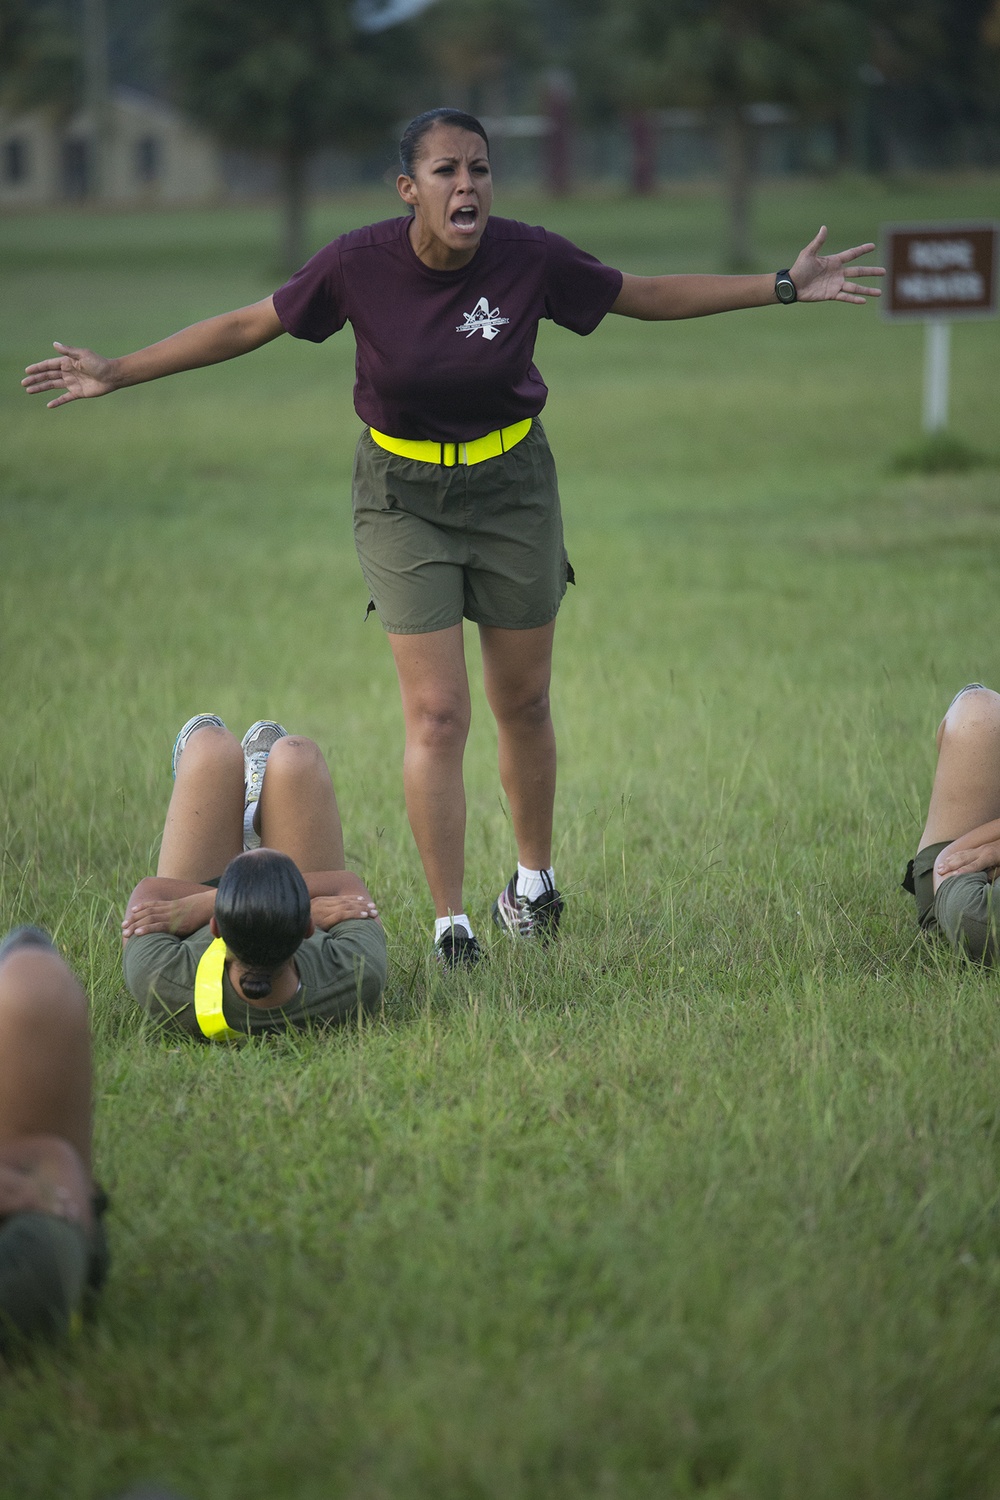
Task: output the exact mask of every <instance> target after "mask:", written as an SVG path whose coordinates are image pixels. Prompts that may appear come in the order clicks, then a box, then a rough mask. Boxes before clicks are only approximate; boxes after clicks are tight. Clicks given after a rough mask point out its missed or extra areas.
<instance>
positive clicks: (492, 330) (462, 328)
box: [455, 297, 510, 339]
mask: <svg viewBox="0 0 1000 1500" xmlns="http://www.w3.org/2000/svg"><path fill="white" fill-rule="evenodd" d="M509 322H510V319H509V318H501V316H500V309H499V307H494V308H493V309H492V311H491V310H490V304H489V303H488V302H487V300H486V298H485V297H480V299H479V301H478V302H477V303H476V305H475V307H474V308H473V309H472V311H471V312H467V313H466V314H465V322H464V323H459V324H457V325H456V327H455V332H456V333H464V334H465V337H466V338H467V339H468V338H471V337H472V335H473V334H474V333H478V331H479V330H480V328H481V329H482V330H483V338H484V339H495V338H496V336H497V329H498V328H499V327H500V325H501V324H502V323H509Z"/></svg>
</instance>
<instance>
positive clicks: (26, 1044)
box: [0, 947, 92, 1227]
mask: <svg viewBox="0 0 1000 1500" xmlns="http://www.w3.org/2000/svg"><path fill="white" fill-rule="evenodd" d="M90 1107H91V1106H90V1028H89V1024H88V1018H87V997H86V996H85V994H84V993H83V990H82V989H81V988H80V985H79V984H78V983H77V981H76V979H75V978H74V977H73V975H72V974H71V973H70V971H69V969H68V968H67V967H66V965H65V964H64V963H63V961H62V959H61V958H60V957H59V955H58V954H57V953H53V952H50V951H49V950H47V949H44V948H37V947H23V948H15V949H14V950H13V951H12V952H10V953H9V954H8V955H7V956H6V957H5V958H4V959H3V961H2V962H0V1217H2V1216H3V1215H4V1214H5V1213H11V1212H14V1211H20V1210H22V1209H24V1208H36V1209H40V1210H41V1211H43V1212H53V1211H56V1212H60V1213H61V1214H62V1215H63V1216H64V1217H68V1218H72V1219H75V1220H76V1221H77V1222H79V1223H82V1224H84V1225H85V1226H87V1227H89V1225H90V1223H91V1207H90V1195H91V1191H92V1183H91V1176H90ZM19 1192H20V1193H25V1192H27V1193H29V1194H30V1195H31V1197H33V1199H34V1201H33V1202H32V1201H31V1199H30V1198H29V1201H28V1202H21V1203H19V1202H18V1201H17V1198H18V1194H19Z"/></svg>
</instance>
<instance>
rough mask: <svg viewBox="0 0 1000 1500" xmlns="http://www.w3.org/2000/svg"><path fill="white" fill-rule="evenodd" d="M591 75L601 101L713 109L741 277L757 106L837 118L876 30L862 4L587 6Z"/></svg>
mask: <svg viewBox="0 0 1000 1500" xmlns="http://www.w3.org/2000/svg"><path fill="white" fill-rule="evenodd" d="M577 3H578V7H579V10H580V12H581V20H582V21H583V24H582V25H581V28H580V37H579V44H578V48H577V55H578V63H579V68H580V75H581V79H582V80H584V81H585V82H586V84H587V85H588V92H589V93H590V95H591V97H592V98H594V99H596V101H597V102H598V105H599V106H600V105H602V104H603V105H604V107H609V106H614V107H616V108H617V109H619V110H623V111H625V112H626V113H631V112H635V111H637V110H644V109H649V108H651V107H655V106H689V107H694V108H698V109H702V110H704V111H705V112H706V113H707V115H708V116H709V118H710V119H711V120H712V121H713V123H714V125H715V127H716V130H717V131H718V135H719V140H720V143H721V146H722V154H723V162H724V176H725V189H726V201H727V208H728V215H727V217H728V235H727V240H728V243H727V246H726V261H727V263H728V264H729V266H730V267H731V268H732V269H734V270H741V269H744V268H746V267H748V266H750V265H751V264H752V263H753V251H752V242H751V204H752V191H753V180H754V155H755V152H754V132H755V126H754V123H753V106H754V105H756V104H760V103H764V102H766V103H772V104H785V105H789V106H792V107H794V108H795V109H796V111H797V112H798V113H799V114H801V115H803V116H805V117H812V118H816V117H821V116H823V115H827V114H829V113H830V112H831V111H832V110H833V109H834V108H835V107H836V105H837V103H838V101H840V100H842V99H843V98H844V97H845V95H847V94H849V93H851V92H852V91H853V90H854V88H855V80H856V75H857V67H858V64H859V62H860V61H861V60H862V58H863V57H864V56H865V28H864V26H863V24H862V22H861V18H860V15H859V11H858V9H857V8H856V6H855V4H852V3H851V0H577Z"/></svg>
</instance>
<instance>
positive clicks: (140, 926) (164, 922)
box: [122, 891, 215, 941]
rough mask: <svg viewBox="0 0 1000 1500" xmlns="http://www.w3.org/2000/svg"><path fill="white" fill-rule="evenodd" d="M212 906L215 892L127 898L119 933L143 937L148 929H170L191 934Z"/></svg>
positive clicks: (173, 932) (206, 918)
mask: <svg viewBox="0 0 1000 1500" xmlns="http://www.w3.org/2000/svg"><path fill="white" fill-rule="evenodd" d="M214 910H215V892H214V891H199V892H197V893H196V894H195V895H192V896H177V897H175V898H174V899H173V900H169V899H168V900H159V901H157V900H153V901H143V900H139V901H130V902H129V904H128V907H127V909H126V912H125V916H124V917H123V919H122V937H123V938H125V940H126V941H127V940H128V939H129V938H132V937H145V936H146V935H147V934H148V933H150V932H169V933H170V934H171V935H172V936H173V937H178V938H186V937H190V936H191V934H192V933H193V932H197V931H198V929H199V927H204V926H205V924H206V923H207V922H208V921H209V920H210V919H211V916H212V913H213V911H214Z"/></svg>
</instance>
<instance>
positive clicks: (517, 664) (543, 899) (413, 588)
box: [24, 109, 882, 968]
mask: <svg viewBox="0 0 1000 1500" xmlns="http://www.w3.org/2000/svg"><path fill="white" fill-rule="evenodd" d="M400 163H401V167H402V172H401V174H400V176H399V178H398V180H397V188H398V191H399V194H400V197H401V198H402V199H403V201H404V203H405V204H406V205H407V208H408V210H409V214H410V216H409V217H402V218H396V219H391V220H387V221H386V222H384V223H381V224H374V225H370V226H369V227H368V228H365V229H358V230H354V231H352V232H351V233H349V234H345V235H342V236H341V237H340V238H339V239H337V240H335V241H334V242H333V243H332V244H330V245H327V246H326V248H325V249H323V250H321V251H320V252H319V253H318V254H317V255H315V256H314V257H313V259H312V260H311V261H309V263H308V264H307V265H306V266H304V267H303V269H302V270H301V271H299V272H298V273H297V274H296V275H295V276H294V277H293V278H292V279H291V281H289V282H288V283H287V284H286V285H285V286H283V287H281V288H279V290H278V291H277V292H275V294H274V296H273V297H267V298H265V299H264V300H263V301H262V302H258V303H256V304H254V305H253V306H252V307H245V308H241V309H239V310H238V311H236V312H231V313H225V314H223V315H222V316H221V317H217V318H210V319H208V320H207V321H205V322H203V323H197V324H195V325H194V326H193V327H191V328H187V329H184V330H183V331H182V332H180V333H176V334H173V335H172V336H171V337H170V338H167V339H164V340H163V341H162V342H161V343H158V344H154V345H152V346H151V347H150V348H147V349H142V350H140V351H138V352H137V353H135V354H129V355H126V356H124V357H123V358H120V359H103V358H101V357H100V356H99V355H96V354H94V353H92V352H91V351H90V350H87V349H71V348H68V347H66V346H64V345H61V344H57V345H56V348H57V349H59V350H60V354H59V357H58V358H56V359H49V360H43V361H42V362H41V363H40V364H37V365H32V366H30V367H29V369H28V374H27V379H26V380H25V381H24V385H25V387H26V388H27V390H28V391H29V392H31V393H39V392H45V391H51V390H62V391H63V392H64V394H63V395H61V396H58V397H57V398H56V399H55V400H54V401H51V402H50V403H49V405H50V406H61V405H63V404H64V403H66V402H68V401H74V400H77V399H78V398H80V397H86V396H103V395H106V394H108V393H109V392H111V391H115V390H118V389H120V388H121V387H123V386H127V385H135V384H138V383H139V382H141V381H146V380H155V379H157V378H159V377H160V376H162V375H170V374H173V373H175V372H176V371H180V370H189V369H194V368H196V367H198V366H202V365H209V364H213V363H216V362H218V361H219V360H224V359H232V358H233V357H234V356H236V355H238V354H246V353H247V352H249V351H250V350H251V349H257V348H259V347H260V346H261V345H262V344H266V343H268V342H269V341H270V340H271V339H274V338H277V337H278V335H279V334H281V333H285V332H288V333H291V334H292V335H293V336H295V337H297V338H306V339H310V340H313V341H317V342H318V341H320V340H323V339H325V338H327V337H329V336H330V335H331V334H333V333H335V332H337V331H338V330H339V329H341V328H342V327H343V326H344V324H345V322H350V323H351V324H352V326H353V329H354V335H355V339H356V342H357V383H356V385H355V393H354V395H355V408H356V410H357V412H358V415H359V416H360V417H361V419H362V421H363V422H365V423H366V424H367V425H366V429H365V431H364V433H363V434H362V436H361V439H360V441H359V443H358V450H357V456H356V460H355V470H354V518H355V539H356V543H357V548H358V554H359V557H360V560H361V566H362V570H363V572H364V575H365V579H366V582H367V584H368V587H369V589H370V591H371V597H372V602H373V604H374V607H375V609H376V610H377V611H378V614H379V617H380V619H381V621H382V624H383V626H384V628H385V630H386V632H387V634H388V636H389V641H390V645H391V647H392V652H393V657H394V660H395V664H396V670H397V673H398V676H399V684H400V691H401V694H402V701H403V714H404V718H405V721H406V751H405V757H404V765H403V776H404V784H405V792H406V806H407V813H408V816H409V820H410V826H411V828H412V830H413V835H414V838H415V840H416V844H417V848H418V850H419V852H420V857H421V860H422V862H423V867H424V872H425V874H426V877H427V882H428V885H429V887H430V892H431V896H432V899H433V901H434V907H435V913H436V922H435V953H436V956H437V957H438V959H439V961H440V962H441V963H442V964H443V965H444V966H445V967H446V968H453V967H459V966H468V965H471V964H472V963H474V962H475V961H476V960H477V959H478V957H479V956H480V953H479V947H478V944H477V942H476V939H475V937H474V935H473V927H472V923H471V921H470V919H469V917H468V915H467V914H466V912H465V907H464V900H463V895H462V884H463V878H464V869H465V852H464V851H465V817H466V809H465V791H464V785H463V779H462V763H463V757H464V751H465V742H466V738H467V736H468V731H469V722H470V712H471V709H470V700H469V684H468V677H467V673H466V664H465V649H464V640H463V631H462V621H463V619H468V620H472V621H473V622H475V624H476V625H478V627H479V637H480V646H481V650H482V659H483V677H484V682H485V687H486V696H487V699H488V701H489V705H490V708H491V710H492V712H493V715H494V717H495V719H496V723H497V732H498V739H499V762H500V779H501V782H502V784H503V788H504V791H505V792H506V795H507V799H508V802H509V804H510V810H511V820H512V823H513V828H514V836H515V839H516V842H517V849H518V868H517V871H516V873H515V874H514V875H513V876H512V877H511V880H510V882H509V883H508V885H507V886H506V887H505V889H504V890H503V891H501V892H500V894H499V896H498V897H497V900H496V902H495V904H494V912H493V915H494V920H495V921H496V922H497V923H498V925H500V926H501V927H503V928H505V929H506V930H507V931H509V932H510V933H512V934H513V935H515V936H519V937H529V936H531V935H533V934H535V935H539V936H546V935H549V934H551V933H553V932H554V931H555V929H556V927H557V926H558V923H559V919H560V916H561V914H562V910H563V902H562V898H561V897H560V895H559V892H558V891H557V889H556V886H555V872H554V870H553V869H552V812H553V803H554V797H555V781H556V746H555V736H554V733H553V729H552V720H551V717H550V713H549V681H550V676H551V663H552V641H553V634H554V630H555V617H556V614H557V612H558V609H559V605H560V601H561V599H562V595H563V593H564V592H565V589H566V585H567V583H568V582H571V581H572V570H571V569H570V566H569V562H568V559H567V557H566V552H565V549H564V547H563V534H562V522H561V518H560V511H559V495H558V489H557V485H556V476H555V469H554V466H553V462H552V456H551V454H550V452H549V448H548V444H547V442H546V439H545V434H544V432H543V430H542V427H541V424H540V422H539V421H538V417H539V413H540V412H541V410H542V408H543V406H544V404H545V399H546V395H547V390H546V387H545V384H544V382H543V380H542V377H541V375H540V374H539V372H538V370H537V369H536V368H535V366H534V364H533V363H532V356H533V351H534V344H535V337H536V333H537V329H538V324H539V321H540V320H541V319H542V318H551V319H552V320H553V321H554V322H556V323H559V324H560V325H561V326H563V327H565V328H570V329H572V330H573V331H574V332H576V333H579V334H589V333H592V332H593V331H594V329H595V328H596V327H597V325H598V324H599V323H600V322H601V320H602V318H604V316H605V315H606V314H607V313H609V312H614V313H619V314H621V315H622V316H624V317H629V318H639V319H643V320H647V321H659V320H666V319H673V318H696V317H703V316H705V315H706V314H708V313H718V312H727V311H730V310H735V309H738V308H746V307H763V306H766V305H770V304H773V305H778V304H781V303H788V302H794V301H801V302H823V301H839V302H850V303H862V302H864V300H865V298H866V297H872V296H877V295H878V293H877V292H876V291H874V290H873V289H872V288H869V287H864V286H859V285H858V284H857V282H856V280H854V279H853V278H856V277H859V276H878V275H881V274H882V271H881V269H880V268H877V267H870V266H869V267H864V268H855V269H852V270H845V266H846V265H847V263H848V262H850V261H852V260H855V259H857V257H858V256H861V255H864V254H866V253H867V252H868V251H870V250H872V249H874V246H873V245H871V244H866V245H857V246H855V247H854V248H853V249H851V250H844V251H841V252H840V253H839V254H837V255H827V256H823V255H820V253H819V251H820V248H821V246H822V244H823V242H824V240H825V238H826V230H825V228H824V229H821V230H820V231H819V233H818V234H817V235H816V237H815V239H814V240H812V242H811V243H810V244H809V245H807V246H806V248H805V249H804V250H803V251H801V253H800V254H799V255H798V256H797V258H796V259H795V261H794V263H793V264H792V266H791V268H790V270H781V271H779V272H778V273H777V275H775V274H774V273H768V274H766V275H759V276H707V275H706V276H702V275H679V276H649V277H641V276H630V275H626V274H623V273H622V272H621V271H617V270H614V269H613V268H612V267H610V266H606V265H603V264H601V262H600V261H597V260H595V259H594V258H593V257H592V256H590V255H587V254H585V253H584V252H583V251H581V250H578V249H577V248H576V246H575V245H572V244H570V242H569V241H568V240H565V239H563V238H561V237H560V236H559V235H555V234H550V233H549V232H547V231H546V230H544V229H541V228H532V227H530V226H528V225H525V224H520V223H517V222H515V221H513V220H510V219H501V218H493V217H491V212H490V211H491V208H492V202H493V182H492V177H491V172H490V157H489V143H488V141H487V138H486V132H485V131H484V129H483V127H482V125H481V124H480V123H479V122H478V121H477V120H475V119H474V118H473V117H472V116H470V115H467V114H464V113H462V112H461V111H458V110H451V109H437V110H431V111H429V112H428V113H427V114H424V115H420V116H418V118H417V119H415V120H413V121H412V122H411V124H410V125H409V126H408V127H407V129H406V131H405V133H404V135H403V139H402V142H401V144H400Z"/></svg>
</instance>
